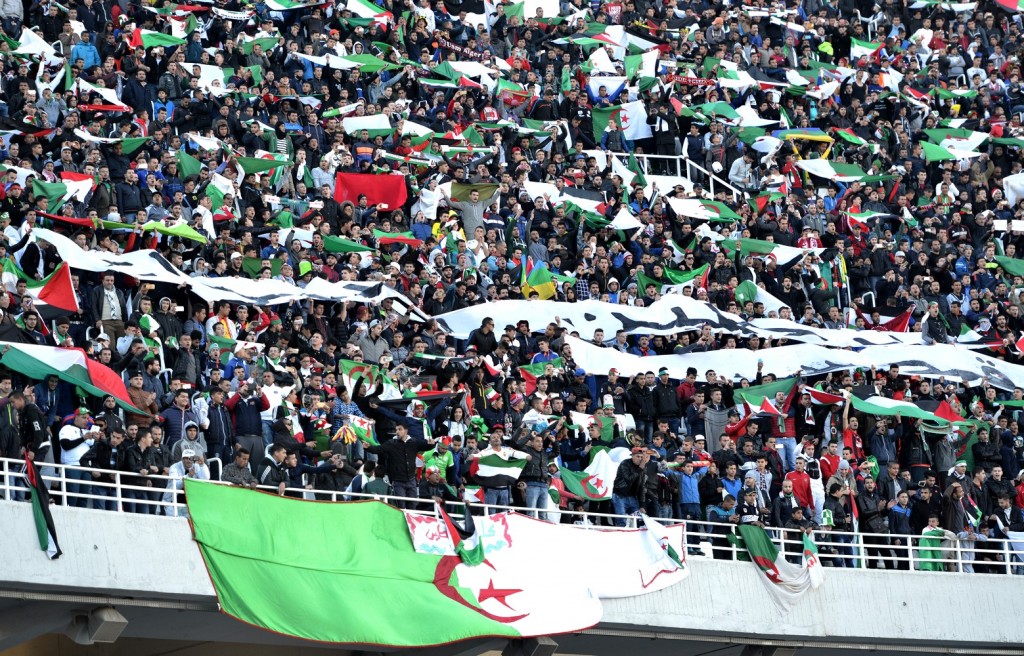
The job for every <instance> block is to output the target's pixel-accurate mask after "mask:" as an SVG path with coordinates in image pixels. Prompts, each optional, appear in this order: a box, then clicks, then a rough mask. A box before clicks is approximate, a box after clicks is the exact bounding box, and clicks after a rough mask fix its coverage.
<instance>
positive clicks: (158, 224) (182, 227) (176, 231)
mask: <svg viewBox="0 0 1024 656" xmlns="http://www.w3.org/2000/svg"><path fill="white" fill-rule="evenodd" d="M142 230H143V231H144V232H148V231H150V230H156V231H157V232H159V233H160V234H161V235H170V236H174V237H181V238H182V239H191V240H192V241H198V242H199V243H201V244H205V243H206V237H204V236H202V235H201V234H199V233H198V232H196V230H195V228H192V227H190V226H189V225H187V224H185V223H179V224H177V225H173V226H167V225H164V222H163V221H150V222H149V223H145V224H143V226H142Z"/></svg>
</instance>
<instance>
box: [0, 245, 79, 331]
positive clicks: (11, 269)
mask: <svg viewBox="0 0 1024 656" xmlns="http://www.w3.org/2000/svg"><path fill="white" fill-rule="evenodd" d="M19 280H21V281H24V282H25V293H27V294H28V295H29V296H31V297H32V304H33V306H34V307H35V308H36V310H38V311H39V314H40V316H42V317H43V319H44V320H50V319H56V318H57V317H59V316H60V315H62V314H76V313H77V312H80V311H81V308H79V307H78V299H77V298H76V297H75V288H74V285H73V283H72V281H71V267H70V266H68V263H67V262H62V263H61V264H60V265H59V266H58V267H57V268H56V269H55V270H54V271H53V273H51V274H50V275H48V276H46V277H45V278H43V279H42V280H36V279H34V278H32V277H30V276H29V275H27V274H26V273H25V272H24V271H22V270H21V268H20V267H19V266H18V265H17V264H16V263H15V262H14V259H13V258H11V257H8V258H6V259H5V260H4V269H3V282H4V286H5V287H6V288H7V291H9V292H12V293H13V292H15V291H16V290H17V287H18V281H19Z"/></svg>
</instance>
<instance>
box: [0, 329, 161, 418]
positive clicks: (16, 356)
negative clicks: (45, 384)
mask: <svg viewBox="0 0 1024 656" xmlns="http://www.w3.org/2000/svg"><path fill="white" fill-rule="evenodd" d="M0 346H2V348H0V364H3V365H4V366H5V367H7V368H8V369H10V370H11V371H17V372H19V373H20V374H22V375H23V376H27V377H28V378H32V379H34V380H43V379H44V378H46V377H47V376H57V377H58V378H60V379H61V380H63V381H66V382H68V383H71V384H72V385H76V386H78V387H80V388H82V390H83V391H85V392H87V393H89V394H92V395H93V396H106V395H107V394H109V395H111V396H113V397H114V400H116V401H117V404H118V405H119V406H121V407H122V408H124V409H125V410H128V411H129V412H134V413H136V414H145V413H143V412H141V411H140V410H139V409H137V408H136V407H135V406H133V405H132V402H131V400H130V399H129V398H128V390H127V389H125V386H124V381H123V380H121V377H120V376H119V375H117V374H116V373H115V372H114V371H113V370H112V369H110V368H109V367H106V366H104V365H102V364H100V363H99V362H96V361H95V360H91V359H89V358H87V357H85V351H83V350H82V349H77V348H74V349H71V348H59V347H56V346H37V345H35V344H12V343H5V344H2V345H0Z"/></svg>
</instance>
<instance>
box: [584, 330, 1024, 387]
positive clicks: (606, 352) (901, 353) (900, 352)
mask: <svg viewBox="0 0 1024 656" xmlns="http://www.w3.org/2000/svg"><path fill="white" fill-rule="evenodd" d="M565 342H566V343H567V344H568V345H569V346H571V347H572V358H573V360H574V361H575V362H576V366H577V367H582V368H583V369H584V370H585V371H586V372H587V373H588V374H594V375H606V374H607V373H608V370H609V369H611V368H613V367H614V368H615V369H618V370H619V373H620V374H623V375H626V376H633V375H636V374H641V373H647V372H648V371H653V372H655V373H656V372H658V371H659V370H660V369H661V368H662V367H665V368H667V369H668V370H669V374H670V375H671V376H672V378H675V379H681V378H684V377H685V376H686V369H687V368H688V367H696V369H697V372H698V376H699V377H701V378H703V376H704V373H705V372H706V371H707V370H709V369H713V370H714V371H715V373H717V374H718V375H721V376H725V377H726V378H729V379H730V380H733V381H739V380H741V379H744V378H746V379H747V380H751V381H752V380H753V379H754V376H756V375H757V363H758V362H759V361H761V362H763V363H764V369H763V372H764V373H766V374H774V375H776V376H778V377H780V378H784V377H786V376H792V375H793V374H794V373H795V372H796V370H797V369H799V370H800V371H801V372H802V374H803V375H805V376H817V375H822V374H827V373H831V372H834V371H843V370H846V369H854V368H858V367H860V368H864V369H868V368H870V367H871V366H872V365H874V366H876V367H879V368H881V367H887V366H889V365H893V364H895V365H899V367H900V373H902V374H910V375H919V376H925V377H928V378H940V377H945V378H946V379H947V380H954V381H964V382H966V383H969V384H977V383H978V382H980V381H981V379H982V378H985V377H987V378H988V381H989V383H991V384H992V385H993V386H995V387H998V388H1000V389H1007V390H1012V389H1013V388H1014V387H1019V386H1024V366H1021V365H1015V364H1009V363H1007V362H1003V361H1002V360H996V359H995V358H990V357H988V356H985V355H979V354H977V353H974V352H973V351H969V350H967V349H963V348H958V347H956V346H953V345H936V346H924V345H921V346H874V347H868V348H865V349H863V350H861V351H847V350H839V349H829V348H825V347H823V346H815V345H810V344H804V345H792V346H780V347H776V348H769V349H761V350H759V351H751V350H749V349H720V350H717V351H709V352H705V353H688V354H686V355H658V356H652V357H640V356H638V355H633V354H630V353H622V352H621V351H618V350H616V349H611V348H602V347H600V346H596V345H595V344H593V343H592V342H585V341H583V340H581V339H577V338H575V337H571V336H567V337H566V338H565Z"/></svg>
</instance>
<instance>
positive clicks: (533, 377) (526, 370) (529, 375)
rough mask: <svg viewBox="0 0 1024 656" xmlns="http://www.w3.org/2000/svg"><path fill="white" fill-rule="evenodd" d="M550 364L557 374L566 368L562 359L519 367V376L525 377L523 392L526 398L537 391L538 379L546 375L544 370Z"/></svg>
mask: <svg viewBox="0 0 1024 656" xmlns="http://www.w3.org/2000/svg"><path fill="white" fill-rule="evenodd" d="M549 364H550V365H551V366H552V367H554V368H555V371H556V372H557V371H559V370H560V369H561V368H562V367H564V366H565V363H564V362H563V361H562V358H555V359H554V360H552V361H551V362H538V363H537V364H528V365H526V366H523V367H519V375H520V376H522V377H523V392H525V394H526V396H530V395H531V394H533V393H534V392H536V391H537V379H538V378H540V377H541V376H543V375H544V369H545V368H546V367H547V365H549Z"/></svg>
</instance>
